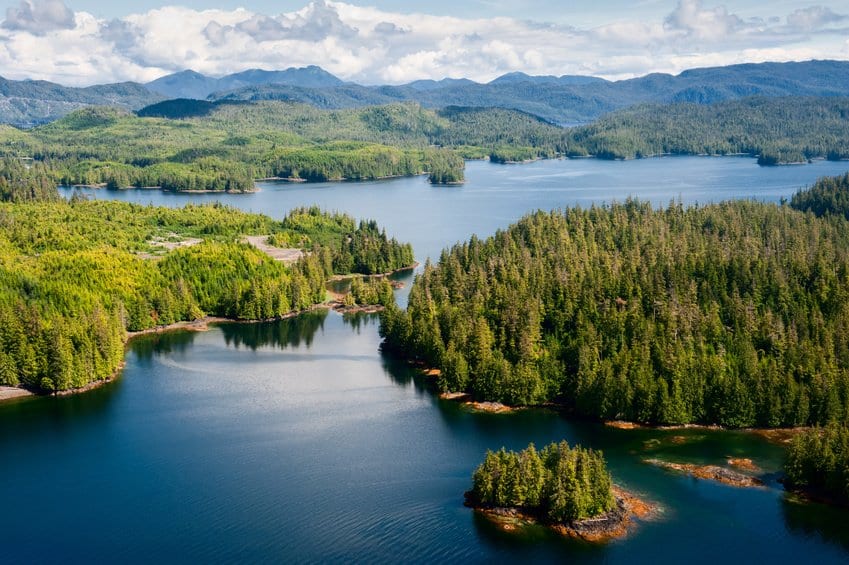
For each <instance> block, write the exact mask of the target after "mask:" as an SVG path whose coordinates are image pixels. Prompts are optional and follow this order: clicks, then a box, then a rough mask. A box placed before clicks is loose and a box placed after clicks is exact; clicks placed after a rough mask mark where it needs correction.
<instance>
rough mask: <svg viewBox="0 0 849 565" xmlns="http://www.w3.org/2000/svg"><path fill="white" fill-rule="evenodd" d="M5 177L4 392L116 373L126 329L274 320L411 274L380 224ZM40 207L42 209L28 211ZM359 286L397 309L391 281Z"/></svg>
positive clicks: (0, 283)
mask: <svg viewBox="0 0 849 565" xmlns="http://www.w3.org/2000/svg"><path fill="white" fill-rule="evenodd" d="M27 173H28V174H30V175H31V176H30V177H29V178H30V179H32V178H34V177H33V176H32V175H36V176H37V174H36V173H34V172H33V170H31V169H30V170H28V171H27ZM2 178H5V177H2ZM2 178H0V191H2V194H4V197H5V198H6V199H8V200H12V201H15V202H12V203H8V202H7V203H0V385H6V386H13V387H24V388H26V389H29V390H31V391H34V392H40V393H47V392H61V391H68V390H75V389H81V388H83V387H87V386H89V385H90V384H92V383H97V382H100V381H103V380H107V379H109V378H111V377H112V376H113V375H114V374H115V373H116V371H117V370H118V369H119V368H120V366H121V364H122V362H123V358H124V343H125V342H126V340H127V337H128V332H130V333H133V332H141V331H145V330H150V329H152V328H158V327H162V326H167V325H169V324H174V323H175V322H181V321H191V320H198V319H203V318H204V317H207V316H211V317H223V318H228V319H234V320H265V319H274V318H279V317H283V316H287V315H290V314H293V313H296V312H300V311H304V310H307V309H310V308H312V307H313V306H314V305H317V304H320V303H323V302H325V300H326V294H327V292H326V288H325V284H326V281H327V280H328V279H329V278H331V277H332V276H334V275H336V274H347V273H360V274H364V275H370V274H378V273H384V272H389V271H395V270H397V269H401V268H404V267H410V266H411V265H412V264H413V263H414V261H413V252H412V248H411V247H410V246H409V244H401V243H399V242H398V241H396V240H395V239H391V238H388V237H387V236H386V234H385V232H383V231H382V230H380V229H379V227H378V226H377V224H376V223H375V222H371V221H363V222H359V223H357V222H356V221H355V220H354V219H353V218H351V217H349V216H346V215H344V214H330V213H326V212H322V211H321V210H319V209H318V208H302V209H296V210H293V211H291V212H290V214H289V215H288V216H287V217H286V218H285V219H284V220H282V221H275V220H272V219H271V218H269V217H268V216H264V215H259V214H249V213H245V212H241V211H239V210H237V209H234V208H230V207H227V206H223V205H220V204H213V205H203V206H197V205H187V206H186V207H184V208H181V209H172V208H164V207H153V206H139V205H135V204H127V203H121V202H116V201H87V200H85V199H79V198H72V199H71V200H70V201H65V200H62V199H60V198H58V197H57V196H56V189H55V187H54V188H53V189H52V191H50V190H47V189H46V188H44V187H42V186H41V185H40V184H38V183H37V182H34V183H30V184H29V185H28V184H27V182H26V180H27V176H26V174H24V175H22V176H21V177H12V178H11V179H6V180H5V181H4V180H2ZM39 196H41V197H44V198H46V201H28V200H31V199H32V198H36V199H37V198H38V197H39ZM257 235H262V236H263V237H264V238H265V239H266V241H270V242H271V245H274V246H276V248H275V249H280V248H289V249H290V250H292V251H294V252H295V254H296V257H295V259H293V260H290V261H282V260H276V259H274V258H272V256H271V255H270V254H269V253H267V252H266V251H263V250H261V249H259V248H258V247H257V246H255V245H253V244H251V243H249V241H250V238H249V237H248V236H257ZM355 288H356V290H355V295H354V296H353V297H352V298H351V300H353V301H354V302H360V303H362V302H365V301H369V302H371V301H374V302H371V303H382V304H388V303H390V302H394V298H393V296H392V289H391V287H390V285H389V283H388V282H387V281H386V280H383V279H375V280H369V281H367V282H360V283H359V284H358V285H357V286H356V287H355Z"/></svg>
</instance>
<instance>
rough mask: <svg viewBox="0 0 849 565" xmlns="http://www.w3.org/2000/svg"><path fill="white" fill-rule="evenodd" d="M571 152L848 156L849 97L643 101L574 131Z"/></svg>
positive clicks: (769, 159) (766, 159)
mask: <svg viewBox="0 0 849 565" xmlns="http://www.w3.org/2000/svg"><path fill="white" fill-rule="evenodd" d="M570 142H571V144H570V149H569V154H570V155H582V154H583V155H595V156H598V157H603V158H609V159H629V158H639V157H649V156H653V155H662V154H679V155H702V154H704V155H735V154H743V155H748V156H752V157H758V162H759V163H760V164H762V165H776V164H781V163H801V162H805V161H807V160H809V159H816V158H823V159H832V160H838V159H847V158H849V98H846V97H822V98H816V97H798V96H797V97H781V98H767V97H752V98H744V99H741V100H731V101H724V102H718V103H715V104H694V103H678V104H644V105H638V106H634V107H631V108H627V109H624V110H618V111H616V112H612V113H610V114H608V115H606V116H602V117H601V118H599V119H598V120H597V121H596V122H594V123H592V124H590V125H587V126H583V127H579V128H575V129H573V130H571V132H570Z"/></svg>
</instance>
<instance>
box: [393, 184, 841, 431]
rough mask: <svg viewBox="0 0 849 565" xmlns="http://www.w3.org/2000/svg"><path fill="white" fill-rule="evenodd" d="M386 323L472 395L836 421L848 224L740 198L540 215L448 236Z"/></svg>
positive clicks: (739, 422) (659, 413)
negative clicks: (448, 243)
mask: <svg viewBox="0 0 849 565" xmlns="http://www.w3.org/2000/svg"><path fill="white" fill-rule="evenodd" d="M824 182H828V181H824ZM381 333H382V335H383V336H384V337H385V341H384V346H385V348H387V349H388V350H394V351H397V352H400V353H401V354H402V355H404V356H407V357H410V358H417V359H420V360H422V361H424V362H425V363H426V364H428V365H430V366H433V367H436V368H439V369H440V370H441V374H440V376H439V377H438V384H439V387H440V388H441V389H442V390H446V391H467V392H470V393H472V394H473V395H474V397H475V398H477V399H479V400H495V401H501V402H504V403H508V404H514V405H515V404H541V403H545V402H550V401H554V402H558V403H560V404H561V405H563V406H564V407H566V408H567V409H569V410H571V411H573V412H574V413H575V414H578V415H583V416H588V417H592V418H604V419H627V420H632V421H638V422H647V423H665V424H682V423H689V422H696V423H702V424H721V425H724V426H729V427H748V426H760V427H779V426H802V425H810V424H826V423H828V422H831V421H838V422H845V421H846V420H847V418H849V339H847V336H849V222H846V221H845V220H844V219H843V218H842V217H827V218H817V217H815V216H814V215H812V214H804V213H802V212H798V211H796V210H793V209H791V208H790V207H788V206H776V205H772V204H764V203H757V202H747V201H738V202H726V203H721V204H715V205H709V206H697V207H692V208H685V207H683V206H682V205H680V204H675V203H673V204H670V205H669V206H668V207H667V208H665V209H657V210H655V209H653V208H652V207H651V206H650V205H648V204H645V203H640V202H637V201H633V200H629V201H627V202H625V203H622V204H613V205H609V206H601V207H599V206H594V207H592V208H589V209H579V208H572V209H567V210H562V211H555V212H551V213H544V212H537V213H535V214H532V215H530V216H527V217H525V218H524V219H522V220H521V221H519V222H518V223H517V224H515V225H513V226H511V227H510V228H509V229H507V230H504V231H499V232H498V233H497V234H496V235H495V236H494V237H491V238H488V239H486V240H481V239H478V238H476V237H472V239H471V240H470V241H469V242H467V243H463V244H458V245H456V246H454V247H452V248H451V249H449V250H446V251H444V252H443V253H442V256H441V257H440V260H439V263H438V264H437V265H432V264H428V265H426V266H425V269H424V272H423V273H422V274H421V275H420V276H419V277H417V279H416V281H415V283H414V285H413V288H412V290H411V293H410V300H409V306H408V308H407V310H406V311H402V310H400V309H397V308H395V309H389V310H387V311H386V312H385V313H384V314H383V317H382V323H381Z"/></svg>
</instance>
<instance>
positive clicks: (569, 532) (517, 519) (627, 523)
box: [464, 486, 657, 543]
mask: <svg viewBox="0 0 849 565" xmlns="http://www.w3.org/2000/svg"><path fill="white" fill-rule="evenodd" d="M613 496H614V498H615V499H616V505H615V506H614V508H613V509H612V510H610V511H609V512H606V513H604V514H602V515H600V516H595V517H593V518H586V519H584V520H576V521H573V522H569V523H565V524H562V523H551V522H549V521H547V520H545V519H544V518H543V517H541V516H538V515H536V514H534V513H531V512H528V511H527V510H525V509H523V508H515V507H508V508H503V507H491V506H483V505H478V504H475V502H474V500H473V498H472V496H471V492H466V493H465V503H464V504H465V505H466V506H468V507H469V508H473V509H474V510H475V511H477V512H479V513H481V514H482V515H483V516H485V517H486V518H488V519H489V520H491V521H492V522H493V523H495V524H496V525H498V526H499V527H500V528H501V529H502V530H504V531H506V532H512V531H516V530H518V529H521V528H522V527H523V526H527V525H530V524H541V525H544V526H547V527H548V528H549V529H551V530H552V531H554V532H557V533H558V534H560V535H562V536H566V537H571V538H575V539H580V540H583V541H587V542H592V543H605V542H609V541H611V540H615V539H619V538H622V537H624V536H626V535H627V534H628V533H629V532H630V531H631V530H632V529H633V528H634V527H635V525H636V520H641V521H642V520H648V519H650V518H651V517H652V516H653V515H654V514H655V513H656V512H657V507H656V506H655V505H653V504H650V503H648V502H646V501H644V500H642V499H640V498H638V497H637V496H635V495H634V494H632V493H629V492H628V491H626V490H624V489H622V488H621V487H617V486H614V487H613Z"/></svg>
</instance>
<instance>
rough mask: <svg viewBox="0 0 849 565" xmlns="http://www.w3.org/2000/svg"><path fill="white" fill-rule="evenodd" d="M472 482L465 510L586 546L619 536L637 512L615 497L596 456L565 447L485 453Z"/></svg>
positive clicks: (629, 503) (601, 461)
mask: <svg viewBox="0 0 849 565" xmlns="http://www.w3.org/2000/svg"><path fill="white" fill-rule="evenodd" d="M473 481H474V484H473V487H472V490H470V491H469V492H467V493H466V504H467V505H469V506H471V507H473V508H476V509H479V510H481V511H483V512H484V513H486V514H487V515H488V516H490V517H493V518H494V519H496V520H498V519H505V518H518V519H521V520H526V521H531V522H533V521H540V522H542V523H545V524H547V525H549V526H551V527H553V528H554V529H555V530H557V531H559V532H561V533H563V534H566V535H570V536H574V537H581V538H583V539H588V540H597V541H598V540H605V539H610V538H612V537H618V536H621V535H623V534H624V533H625V532H626V527H627V525H628V523H629V522H630V519H631V515H632V514H633V513H634V512H635V511H636V509H635V508H632V504H633V502H634V501H635V500H636V499H634V498H633V497H631V496H630V495H626V494H625V493H623V492H621V491H620V492H618V493H617V492H615V491H614V488H613V483H612V480H611V477H610V473H609V472H608V471H607V464H606V463H605V461H604V456H603V454H602V453H601V452H600V451H594V450H592V449H584V448H582V447H581V446H575V447H570V446H569V444H568V443H567V442H565V441H563V442H560V443H552V444H550V445H548V446H546V447H545V448H544V449H542V450H541V451H539V452H538V451H537V450H536V448H535V447H534V445H533V444H531V445H529V446H528V447H527V448H526V449H523V450H522V451H520V452H518V453H516V452H514V451H506V450H505V449H504V448H502V449H500V450H499V451H497V452H492V451H489V452H487V454H486V458H485V459H484V461H483V463H481V465H480V466H479V467H478V468H477V470H476V471H475V472H474V475H473ZM644 506H645V505H643V507H644ZM640 513H641V514H642V511H640Z"/></svg>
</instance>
